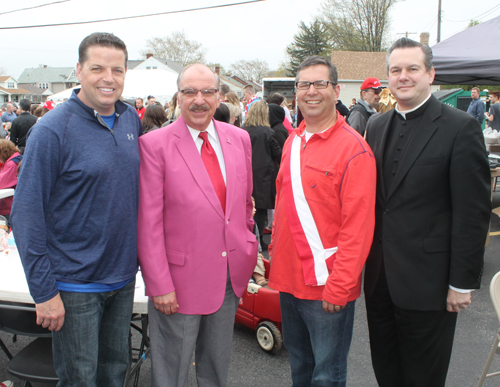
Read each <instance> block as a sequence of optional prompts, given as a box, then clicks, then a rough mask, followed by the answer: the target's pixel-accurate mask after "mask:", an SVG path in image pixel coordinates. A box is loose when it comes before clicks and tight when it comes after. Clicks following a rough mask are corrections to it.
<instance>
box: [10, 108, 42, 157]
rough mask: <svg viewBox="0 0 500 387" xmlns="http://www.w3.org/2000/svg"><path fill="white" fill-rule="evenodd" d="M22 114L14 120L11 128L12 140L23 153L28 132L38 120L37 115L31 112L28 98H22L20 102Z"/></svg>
mask: <svg viewBox="0 0 500 387" xmlns="http://www.w3.org/2000/svg"><path fill="white" fill-rule="evenodd" d="M19 105H20V109H19V111H20V114H19V116H18V117H17V118H16V119H15V120H14V121H12V126H11V128H10V141H12V142H13V143H14V145H15V146H16V147H17V148H18V149H19V151H20V152H21V154H23V153H24V148H25V147H26V139H27V136H28V132H29V130H30V129H31V127H32V126H33V125H35V124H36V122H37V120H38V119H37V117H35V116H34V115H32V114H31V113H30V101H28V100H27V99H22V100H21V101H20V102H19Z"/></svg>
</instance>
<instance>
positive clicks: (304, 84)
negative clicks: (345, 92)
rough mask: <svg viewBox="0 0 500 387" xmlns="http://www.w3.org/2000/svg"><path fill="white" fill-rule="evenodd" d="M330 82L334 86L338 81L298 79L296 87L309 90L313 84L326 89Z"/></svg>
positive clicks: (315, 86)
mask: <svg viewBox="0 0 500 387" xmlns="http://www.w3.org/2000/svg"><path fill="white" fill-rule="evenodd" d="M329 83H331V84H332V85H333V86H335V85H336V83H334V82H331V81H314V82H307V81H298V82H295V87H296V88H297V90H309V88H310V87H311V85H314V88H315V89H326V88H327V87H328V84H329Z"/></svg>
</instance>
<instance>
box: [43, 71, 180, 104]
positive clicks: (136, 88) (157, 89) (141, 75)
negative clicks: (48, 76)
mask: <svg viewBox="0 0 500 387" xmlns="http://www.w3.org/2000/svg"><path fill="white" fill-rule="evenodd" d="M79 88H80V86H79V85H78V86H75V87H73V88H71V89H67V90H64V91H61V92H60V93H57V94H53V95H51V96H50V97H49V99H51V100H52V101H54V102H56V103H57V102H59V101H62V100H64V99H65V98H69V97H70V96H71V93H72V92H73V89H79ZM176 91H177V74H174V73H172V72H170V71H167V70H164V69H154V70H128V71H127V76H126V77H125V87H124V89H123V94H122V96H123V98H125V99H135V98H144V99H146V97H147V96H148V95H153V96H154V97H155V98H156V100H157V101H159V102H161V103H164V102H165V101H170V100H171V99H172V96H173V95H174V94H175V92H176Z"/></svg>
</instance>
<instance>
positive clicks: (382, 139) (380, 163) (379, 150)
mask: <svg viewBox="0 0 500 387" xmlns="http://www.w3.org/2000/svg"><path fill="white" fill-rule="evenodd" d="M394 113H395V111H394V110H392V111H391V112H390V113H389V114H390V116H389V118H388V120H387V121H386V123H385V126H384V127H383V128H382V135H381V136H377V143H376V146H375V148H376V151H375V155H374V156H375V160H376V161H377V180H378V182H377V186H378V187H380V193H381V195H382V198H383V199H384V201H385V198H386V196H387V191H386V188H385V184H384V179H383V176H384V174H383V170H384V151H385V143H386V142H387V135H388V133H389V128H390V127H391V122H392V120H393V119H394Z"/></svg>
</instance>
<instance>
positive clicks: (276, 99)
mask: <svg viewBox="0 0 500 387" xmlns="http://www.w3.org/2000/svg"><path fill="white" fill-rule="evenodd" d="M284 100H285V97H283V96H282V95H281V94H280V93H274V94H271V95H270V96H269V97H268V98H267V103H274V104H276V105H281V104H282V103H283V101H284Z"/></svg>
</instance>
